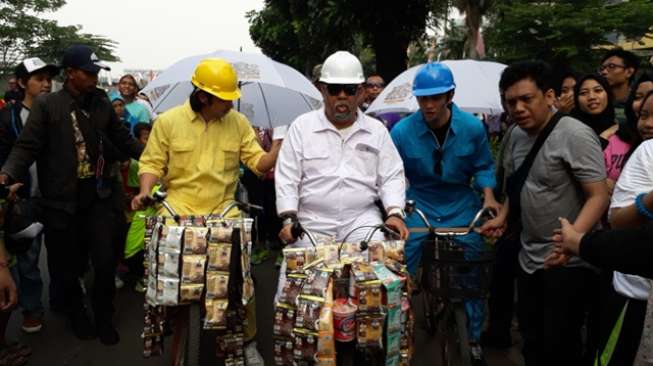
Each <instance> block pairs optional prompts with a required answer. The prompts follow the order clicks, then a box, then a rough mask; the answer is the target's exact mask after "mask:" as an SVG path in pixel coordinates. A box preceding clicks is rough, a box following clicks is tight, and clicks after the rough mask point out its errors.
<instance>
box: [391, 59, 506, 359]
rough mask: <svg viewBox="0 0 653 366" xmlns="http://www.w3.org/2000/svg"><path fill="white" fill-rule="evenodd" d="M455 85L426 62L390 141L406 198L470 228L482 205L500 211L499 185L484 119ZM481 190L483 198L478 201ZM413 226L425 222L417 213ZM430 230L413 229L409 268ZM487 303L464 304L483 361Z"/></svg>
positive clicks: (472, 241) (439, 220) (447, 73)
mask: <svg viewBox="0 0 653 366" xmlns="http://www.w3.org/2000/svg"><path fill="white" fill-rule="evenodd" d="M455 88H456V84H455V83H454V79H453V74H452V73H451V70H449V68H448V67H447V66H446V65H444V64H441V63H428V64H426V65H425V66H423V67H422V68H421V69H420V70H419V71H418V72H417V75H416V76H415V80H414V82H413V94H414V95H415V97H417V103H418V104H419V110H418V111H417V112H415V113H413V114H411V115H410V116H408V117H406V118H404V119H403V120H401V121H400V122H398V123H397V125H396V126H395V127H394V128H393V129H392V140H393V141H394V143H395V145H396V146H397V149H398V150H399V154H400V155H401V158H402V159H403V161H404V166H405V167H406V178H407V179H408V184H409V188H408V191H407V193H406V194H407V197H408V199H411V200H414V201H415V202H416V204H417V208H419V209H421V210H422V211H424V213H425V214H426V216H427V218H428V219H429V221H430V222H431V224H432V225H433V226H435V227H466V226H468V225H469V223H470V222H471V221H472V220H473V218H474V215H475V214H476V212H477V211H478V210H479V209H480V208H481V207H491V208H493V209H495V210H497V212H498V208H499V204H498V203H497V202H496V200H495V198H494V194H493V192H492V190H493V189H494V186H495V185H496V182H495V175H494V163H493V161H492V155H491V154H490V148H489V144H488V141H487V137H486V133H485V128H484V126H483V123H482V122H481V121H479V120H478V119H476V117H474V116H473V115H471V114H470V113H467V112H464V111H462V110H460V109H459V108H458V106H456V104H455V103H453V96H454V92H455ZM479 193H482V194H483V197H484V198H483V202H481V200H480V199H479ZM407 223H408V226H409V227H422V226H423V225H424V224H423V223H422V222H421V221H420V219H419V218H418V217H417V216H416V215H412V216H411V217H410V218H409V219H408V221H407ZM426 235H427V234H425V233H424V234H418V233H411V236H410V240H409V241H408V242H407V243H406V257H407V262H408V263H407V264H408V269H409V271H410V272H411V273H413V274H414V273H416V270H417V267H418V264H419V262H420V259H421V254H422V252H421V251H422V243H423V240H424V239H425V236H426ZM456 241H457V242H458V244H460V245H462V246H463V247H465V248H470V249H474V250H478V249H481V248H482V245H483V239H482V238H481V236H479V235H478V234H476V233H471V234H469V235H466V236H463V237H460V238H457V239H456ZM483 306H484V305H483V302H481V301H468V302H467V303H466V304H465V307H466V310H467V317H468V328H469V337H470V340H471V342H472V356H473V357H472V358H473V360H474V361H475V362H476V363H475V364H478V363H481V364H482V362H483V361H482V353H481V350H480V346H478V343H477V342H478V340H479V338H480V335H481V334H480V332H481V327H482V325H483Z"/></svg>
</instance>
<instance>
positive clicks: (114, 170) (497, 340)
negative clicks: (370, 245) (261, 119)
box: [0, 46, 653, 366]
mask: <svg viewBox="0 0 653 366" xmlns="http://www.w3.org/2000/svg"><path fill="white" fill-rule="evenodd" d="M639 66H640V62H639V59H638V58H637V56H635V55H633V54H631V53H630V52H627V51H623V50H620V49H616V50H611V51H608V52H607V53H606V54H605V55H604V57H603V58H602V60H601V63H600V64H599V65H598V67H597V72H595V73H590V74H587V75H583V76H580V75H577V74H576V73H574V72H573V71H570V70H564V71H561V70H554V69H552V68H551V66H550V65H548V64H547V63H545V62H543V61H522V62H517V63H514V64H511V65H509V66H508V67H507V68H506V69H505V70H504V71H503V73H502V75H501V80H500V83H499V85H498V91H499V92H500V94H501V99H502V102H503V105H504V110H505V113H504V115H503V119H502V121H503V122H504V123H503V124H502V125H503V126H505V128H503V129H502V130H501V131H500V132H501V135H502V136H503V139H502V143H501V148H500V149H499V150H500V151H499V153H498V155H497V156H495V154H493V153H492V151H493V149H492V148H491V146H490V145H491V143H490V139H489V137H488V133H489V131H491V130H492V128H490V127H488V125H487V124H486V123H483V122H482V121H481V120H479V118H478V117H477V116H475V115H473V114H471V113H468V112H465V111H464V110H462V109H461V108H459V107H458V106H457V105H456V103H455V102H454V96H455V93H456V82H455V77H454V75H453V74H452V72H451V70H449V68H448V67H447V66H446V65H444V64H441V63H436V62H435V63H427V64H426V65H424V66H423V67H422V68H421V69H420V70H419V71H418V72H417V74H416V77H415V79H414V82H413V85H412V92H413V95H414V96H415V97H416V98H417V102H418V105H419V109H418V110H417V111H416V112H414V113H412V114H409V115H397V114H388V115H382V116H369V115H367V114H365V113H364V111H365V110H366V109H367V108H368V107H369V106H370V104H371V103H372V102H373V101H374V99H375V98H376V97H378V95H379V94H380V93H381V91H382V90H383V88H384V87H385V82H384V80H383V79H382V78H381V77H380V76H379V75H369V76H367V77H366V76H365V75H364V72H363V67H362V65H361V62H360V61H359V60H358V58H357V57H356V56H354V55H352V54H350V53H349V52H345V51H338V52H335V53H333V54H332V55H330V56H329V57H328V58H327V59H326V60H325V61H324V63H323V64H322V65H320V66H319V67H317V68H316V69H315V72H314V73H315V75H314V80H313V81H314V83H315V86H316V87H317V88H318V90H319V91H320V93H321V95H322V97H323V101H322V102H323V105H322V107H321V108H319V109H317V110H314V111H312V112H309V113H306V114H304V115H301V116H299V117H297V119H296V120H295V121H292V123H291V124H290V125H289V126H288V128H287V129H279V128H277V129H274V130H272V129H269V130H266V129H259V128H256V129H255V128H253V127H252V125H251V124H250V122H249V121H248V120H247V118H246V117H245V116H244V115H243V114H241V113H239V112H237V111H235V110H234V109H233V101H235V100H237V99H239V98H240V96H241V91H240V89H239V86H238V85H239V83H238V77H237V75H236V72H235V70H234V68H233V67H232V66H231V65H230V64H229V63H228V62H226V61H225V60H221V59H205V60H203V61H201V62H200V63H199V64H198V65H197V67H196V69H195V72H194V74H193V75H192V78H191V80H190V81H191V83H192V85H193V91H192V92H191V94H190V95H189V98H188V100H187V101H186V102H185V103H184V104H182V105H180V106H177V107H174V108H172V109H170V110H168V111H165V112H163V113H161V114H159V115H157V114H156V113H155V112H154V111H153V109H152V106H151V105H150V104H149V102H148V100H147V97H146V96H145V95H143V94H141V93H139V88H140V87H139V84H138V82H137V80H136V79H135V78H134V77H133V76H132V75H124V76H123V77H122V78H121V79H120V81H119V82H118V85H117V90H114V91H109V92H106V91H104V90H102V89H99V88H97V75H98V72H99V71H100V70H101V69H106V68H107V66H106V65H105V64H104V63H102V61H100V60H99V59H98V58H97V57H96V55H95V53H94V52H93V50H92V49H91V48H89V47H87V46H71V47H70V48H68V49H66V50H65V52H64V54H63V57H62V61H61V63H60V65H51V64H46V63H45V62H43V61H42V60H40V59H38V58H28V59H25V60H24V61H22V62H21V63H20V64H19V65H18V66H17V67H16V70H15V75H14V78H12V80H10V82H11V81H13V82H14V84H10V88H11V89H10V92H9V93H8V94H7V95H5V101H6V103H7V104H6V106H5V107H4V108H3V109H2V111H1V112H0V165H2V169H1V171H0V184H2V187H3V189H2V190H0V193H3V195H4V196H7V197H6V202H5V204H4V206H3V210H4V212H3V215H2V217H3V219H4V220H3V231H4V234H3V239H4V248H3V250H0V310H2V312H0V363H2V364H4V365H21V364H24V363H26V362H27V361H28V359H29V355H30V353H31V349H29V347H26V346H24V345H21V344H10V343H8V342H6V341H5V340H4V333H5V331H6V328H7V323H8V320H9V315H10V314H11V311H12V309H13V308H15V307H16V305H17V306H18V307H19V308H20V309H21V310H22V314H23V321H22V329H23V330H24V331H25V332H28V333H33V332H39V331H40V330H41V328H42V326H43V319H44V312H45V308H46V307H44V306H43V304H42V303H41V294H42V291H43V280H42V279H41V273H40V269H39V266H38V265H39V256H40V251H41V246H42V245H45V246H46V249H47V261H48V270H49V278H50V281H49V309H50V311H57V312H60V313H63V314H64V315H66V316H67V317H68V319H69V324H70V328H71V330H72V332H73V333H74V335H75V336H76V337H78V338H79V339H92V338H96V337H97V338H99V340H100V341H101V342H102V343H104V344H107V345H113V344H116V343H118V342H119V341H120V336H119V334H118V332H117V330H116V328H115V326H114V323H113V313H114V307H113V301H114V297H115V289H116V287H120V286H122V285H123V282H124V281H130V284H131V285H133V286H134V289H135V290H136V291H139V292H144V291H145V289H146V283H145V282H144V278H143V276H144V272H143V271H144V269H143V260H144V255H143V237H144V233H145V223H144V219H143V217H144V216H147V215H155V214H156V213H157V210H156V209H155V208H152V207H146V205H145V202H146V201H147V198H148V197H150V196H151V194H152V192H153V191H155V190H157V189H159V187H160V186H163V187H165V190H166V192H167V201H168V203H170V205H171V206H173V207H174V208H175V210H176V211H177V212H178V213H179V214H181V215H186V214H189V215H190V214H205V213H211V212H219V211H220V210H222V209H224V207H226V206H227V205H228V204H229V202H230V201H232V200H233V199H234V197H236V196H237V195H238V194H240V195H242V194H243V193H244V192H245V191H246V192H247V194H248V197H249V200H250V201H251V202H253V203H258V204H260V205H262V206H264V207H266V209H265V210H264V212H263V213H262V214H261V215H258V216H257V217H256V225H255V227H256V233H255V235H254V244H255V255H254V258H253V261H254V262H255V263H259V262H261V261H262V260H264V259H265V258H266V256H267V249H268V246H274V245H283V246H289V247H303V246H307V245H309V243H308V241H307V238H297V237H295V235H294V234H293V230H292V228H293V227H294V225H295V224H296V223H300V224H301V226H302V227H303V228H305V229H306V230H309V231H311V232H313V233H316V234H319V235H325V236H331V237H334V238H335V239H336V240H343V239H345V236H346V235H347V234H348V233H350V231H351V229H352V228H356V227H360V226H368V225H369V226H373V225H378V224H381V223H385V224H386V225H387V226H388V227H389V228H391V229H393V230H395V231H396V232H397V234H398V235H399V237H400V238H401V239H403V240H406V244H405V255H406V264H407V267H408V270H409V271H410V273H411V274H413V275H415V274H416V273H417V271H418V268H419V267H420V265H422V263H423V258H422V248H423V242H424V239H425V234H421V233H419V232H411V229H412V228H417V227H420V226H422V223H421V221H420V220H419V219H418V218H417V217H413V216H406V214H405V212H404V207H405V202H406V200H414V201H415V202H416V205H417V207H418V208H419V209H421V210H422V211H423V212H424V213H425V215H426V217H427V218H428V220H429V221H430V222H431V223H432V224H433V225H434V226H436V227H460V226H466V225H467V224H469V222H470V221H472V218H473V217H474V215H475V213H476V212H477V211H478V210H479V209H480V208H489V209H491V210H493V211H494V212H495V213H496V217H495V218H493V219H491V220H489V221H487V222H485V223H484V224H483V226H481V227H479V228H478V229H477V231H476V232H473V233H471V234H469V235H466V236H463V237H460V238H459V239H456V240H457V244H458V245H460V246H461V247H463V248H465V249H467V250H470V251H474V250H478V249H480V248H483V247H485V246H486V245H488V244H487V243H488V242H492V243H494V247H495V248H496V257H497V258H496V263H495V265H494V277H493V281H492V282H493V283H492V287H491V291H490V295H489V301H488V302H487V304H486V303H485V302H484V301H481V300H470V301H467V302H466V303H465V309H466V314H467V319H468V333H469V339H470V351H471V357H472V359H473V361H474V364H475V365H483V364H485V361H484V356H483V347H495V348H509V347H512V346H513V340H512V324H513V317H514V312H515V311H514V310H515V307H514V305H515V304H514V298H515V292H516V293H517V298H518V306H517V309H516V317H517V320H518V324H519V330H520V332H521V334H522V343H523V349H522V354H523V358H524V361H525V364H526V365H528V366H531V365H551V364H562V365H583V364H594V365H648V364H651V363H653V331H652V330H651V329H652V328H653V296H652V293H653V292H652V291H651V288H652V287H651V280H650V278H651V276H652V275H651V266H650V263H651V261H650V259H651V250H650V246H648V244H650V242H651V240H652V239H653V236H652V234H651V233H652V228H653V227H652V226H651V225H652V223H651V221H652V220H653V140H650V139H651V138H653V74H652V73H651V71H650V67H648V68H647V69H646V68H645V69H644V70H638V69H639ZM60 73H62V74H63V78H64V82H63V87H62V89H61V90H59V91H55V92H52V90H51V89H52V79H53V78H54V77H55V76H57V75H59V74H60ZM14 85H15V87H14ZM377 117H378V118H377ZM649 140H650V141H649ZM241 183H242V184H241ZM232 214H233V215H237V212H232ZM41 229H42V230H41ZM362 235H363V233H360V232H355V233H354V234H352V236H351V237H349V239H350V240H353V241H356V240H359V239H362ZM377 235H378V237H379V238H381V237H382V235H383V234H382V233H380V232H379V233H378V234H377ZM495 240H496V242H495ZM278 263H279V266H280V267H281V269H280V276H279V280H278V281H279V282H278V284H279V289H281V288H282V287H283V285H284V282H285V275H284V274H285V267H286V263H285V261H284V259H283V257H282V256H280V257H279V258H278ZM89 264H90V265H89ZM91 269H92V270H93V272H94V282H93V285H92V291H90V294H91V303H92V315H93V317H90V314H89V313H88V309H86V308H85V306H84V301H83V299H84V296H85V294H86V290H85V286H84V281H83V280H81V281H80V279H83V277H84V276H85V273H86V272H87V271H90V270H91ZM125 273H128V274H125ZM515 283H516V287H515ZM267 305H269V304H260V303H259V304H258V305H257V303H256V298H255V297H253V298H252V300H251V301H250V302H249V303H248V304H246V306H245V309H246V318H247V322H246V324H247V327H246V329H245V332H244V333H245V338H246V339H245V343H246V347H245V355H246V360H247V365H249V366H255V365H263V364H264V361H263V358H262V357H261V355H260V354H259V353H258V351H257V344H256V342H255V341H254V339H255V336H256V332H257V328H256V319H255V314H256V308H257V306H267ZM486 308H487V310H488V311H487V315H489V317H488V316H486ZM91 319H93V320H91Z"/></svg>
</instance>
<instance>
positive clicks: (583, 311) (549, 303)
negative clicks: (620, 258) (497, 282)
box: [517, 267, 597, 366]
mask: <svg viewBox="0 0 653 366" xmlns="http://www.w3.org/2000/svg"><path fill="white" fill-rule="evenodd" d="M596 283H597V274H596V273H595V272H594V271H593V270H591V269H587V268H567V267H562V268H555V269H549V270H538V271H536V272H534V273H533V274H528V273H526V272H524V271H523V270H522V269H520V273H519V278H518V283H517V286H518V292H517V294H518V298H519V303H518V305H519V308H518V317H519V325H520V329H521V332H522V337H523V341H524V346H523V349H522V353H523V356H524V360H525V364H526V366H540V365H542V366H544V365H547V366H550V365H556V366H563V365H569V366H572V365H574V366H577V365H583V364H585V363H586V361H584V357H583V356H584V355H583V342H582V336H581V332H582V329H583V324H584V323H585V319H586V317H587V313H588V310H589V305H590V304H592V303H593V302H594V299H595V298H596V293H595V292H596V288H597V286H596Z"/></svg>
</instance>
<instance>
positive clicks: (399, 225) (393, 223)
mask: <svg viewBox="0 0 653 366" xmlns="http://www.w3.org/2000/svg"><path fill="white" fill-rule="evenodd" d="M385 224H386V226H388V227H389V228H391V229H392V230H394V231H396V232H398V233H399V238H400V239H401V240H406V239H408V228H407V227H406V223H405V222H404V220H402V219H400V218H398V217H396V216H390V217H388V219H387V220H385Z"/></svg>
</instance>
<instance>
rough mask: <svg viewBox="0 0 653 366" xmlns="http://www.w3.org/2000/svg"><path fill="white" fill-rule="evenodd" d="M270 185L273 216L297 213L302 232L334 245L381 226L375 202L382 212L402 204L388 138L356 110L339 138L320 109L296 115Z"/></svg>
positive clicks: (400, 171)
mask: <svg viewBox="0 0 653 366" xmlns="http://www.w3.org/2000/svg"><path fill="white" fill-rule="evenodd" d="M343 135H345V137H343ZM275 183H276V194H277V211H278V213H283V212H287V211H296V212H297V216H298V218H299V221H300V223H301V224H302V225H303V226H304V227H305V228H307V229H308V230H310V231H312V232H317V233H321V234H325V235H330V236H335V237H336V239H339V240H342V239H343V236H344V235H346V234H347V233H348V232H349V230H351V229H352V228H355V227H358V226H361V225H375V224H379V223H381V213H380V212H379V210H378V209H377V207H376V205H375V204H374V201H375V200H377V199H379V198H380V199H381V201H382V202H383V206H384V207H385V208H386V209H388V208H390V207H400V208H403V207H404V204H405V192H406V180H405V178H404V166H403V162H402V160H401V157H400V156H399V153H398V152H397V149H396V148H395V146H394V144H393V142H392V139H391V138H390V134H389V133H388V131H387V129H386V128H385V126H383V124H381V123H380V122H379V121H377V120H375V119H373V118H371V117H368V116H366V115H364V114H363V113H362V112H361V111H360V110H359V111H358V118H357V120H356V122H354V124H353V125H352V126H351V128H350V129H348V130H347V132H346V133H344V134H341V133H340V131H338V129H336V128H335V127H334V126H333V124H331V122H329V120H328V119H327V118H326V115H325V114H324V109H323V108H321V109H319V110H316V111H312V112H309V113H306V114H303V115H301V116H299V117H298V118H297V119H296V120H295V121H294V122H293V123H292V124H291V125H290V128H289V130H288V133H287V135H286V138H285V139H284V141H283V144H282V146H281V151H280V153H279V158H278V160H277V165H276V169H275ZM364 233H365V231H364V230H363V234H364ZM359 235H360V233H359ZM359 235H355V237H358V236H359ZM352 238H353V237H352Z"/></svg>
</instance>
